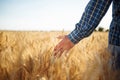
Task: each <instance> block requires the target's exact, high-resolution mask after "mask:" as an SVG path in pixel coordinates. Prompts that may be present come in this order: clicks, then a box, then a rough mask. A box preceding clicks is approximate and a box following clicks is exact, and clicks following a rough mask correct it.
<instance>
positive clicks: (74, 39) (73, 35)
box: [68, 30, 81, 44]
mask: <svg viewBox="0 0 120 80" xmlns="http://www.w3.org/2000/svg"><path fill="white" fill-rule="evenodd" d="M68 38H69V39H70V41H71V42H72V43H73V44H77V43H78V42H79V41H80V40H81V38H80V36H78V35H77V31H76V30H73V31H72V32H71V33H70V34H68Z"/></svg>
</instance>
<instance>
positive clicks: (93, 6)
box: [68, 0, 112, 44]
mask: <svg viewBox="0 0 120 80" xmlns="http://www.w3.org/2000/svg"><path fill="white" fill-rule="evenodd" d="M111 2H112V0H90V1H89V3H88V5H87V6H86V8H85V11H84V13H83V15H82V18H81V20H80V21H79V23H77V24H76V28H75V29H74V30H73V31H72V32H71V33H70V34H69V35H68V38H69V39H70V40H71V41H72V42H73V43H74V44H76V43H78V42H79V41H80V40H82V39H83V38H85V37H87V36H89V35H90V34H91V33H92V32H93V31H94V29H95V28H96V27H97V26H98V24H99V22H100V20H101V19H102V17H103V16H104V15H105V13H106V12H107V10H108V8H109V6H110V4H111Z"/></svg>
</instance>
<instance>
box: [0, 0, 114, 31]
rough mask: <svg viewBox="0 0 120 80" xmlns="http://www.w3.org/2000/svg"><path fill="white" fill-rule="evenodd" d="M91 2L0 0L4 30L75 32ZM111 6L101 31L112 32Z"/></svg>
mask: <svg viewBox="0 0 120 80" xmlns="http://www.w3.org/2000/svg"><path fill="white" fill-rule="evenodd" d="M88 2H89V0H0V30H32V31H34V30H35V31H53V30H54V31H58V30H60V31H61V30H65V31H71V30H73V29H74V28H75V24H76V23H77V22H79V20H80V18H81V16H82V13H83V11H84V8H85V6H86V5H87V3H88ZM111 16H112V9H111V6H110V8H109V10H108V12H107V14H106V15H105V17H104V18H103V19H102V21H101V22H100V24H99V25H98V27H103V28H105V29H108V28H109V25H110V22H111V18H112V17H111Z"/></svg>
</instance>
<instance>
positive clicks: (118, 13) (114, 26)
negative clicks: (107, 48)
mask: <svg viewBox="0 0 120 80" xmlns="http://www.w3.org/2000/svg"><path fill="white" fill-rule="evenodd" d="M109 44H112V45H117V46H120V0H113V10H112V22H111V25H110V32H109Z"/></svg>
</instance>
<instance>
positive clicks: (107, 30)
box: [95, 27, 109, 32]
mask: <svg viewBox="0 0 120 80" xmlns="http://www.w3.org/2000/svg"><path fill="white" fill-rule="evenodd" d="M95 31H99V32H109V29H104V28H103V27H98V29H95Z"/></svg>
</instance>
